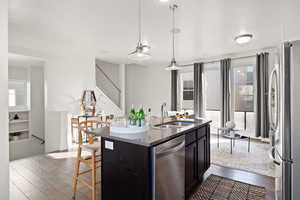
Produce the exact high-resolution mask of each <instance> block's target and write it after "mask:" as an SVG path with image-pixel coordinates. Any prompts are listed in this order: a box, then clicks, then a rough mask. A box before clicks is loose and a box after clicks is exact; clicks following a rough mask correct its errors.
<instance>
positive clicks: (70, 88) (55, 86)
mask: <svg viewBox="0 0 300 200" xmlns="http://www.w3.org/2000/svg"><path fill="white" fill-rule="evenodd" d="M94 74H95V59H94V57H93V56H82V55H67V54H66V55H61V56H53V57H49V58H48V59H47V60H46V62H45V85H46V105H45V106H46V110H45V112H46V123H45V127H46V133H45V141H46V146H45V150H46V152H51V151H57V150H64V149H67V139H66V138H67V135H68V131H67V130H68V120H67V119H68V118H67V116H66V115H67V114H68V113H71V114H74V115H75V114H79V113H80V111H81V110H80V98H81V95H82V92H83V90H84V89H94V87H95V76H94Z"/></svg>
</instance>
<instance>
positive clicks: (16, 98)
mask: <svg viewBox="0 0 300 200" xmlns="http://www.w3.org/2000/svg"><path fill="white" fill-rule="evenodd" d="M27 85H28V84H27V81H26V80H9V81H8V106H9V108H10V109H28V107H29V106H28V99H27V98H28V95H27V92H28V88H27Z"/></svg>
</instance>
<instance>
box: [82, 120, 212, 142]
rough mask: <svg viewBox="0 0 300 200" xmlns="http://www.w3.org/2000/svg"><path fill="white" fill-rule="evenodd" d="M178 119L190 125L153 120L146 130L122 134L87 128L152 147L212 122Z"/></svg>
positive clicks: (104, 129) (106, 136)
mask: <svg viewBox="0 0 300 200" xmlns="http://www.w3.org/2000/svg"><path fill="white" fill-rule="evenodd" d="M170 121H174V119H166V120H165V123H166V122H170ZM177 121H181V122H190V123H189V125H188V126H183V127H170V128H159V127H155V125H157V124H160V121H159V120H153V121H152V126H151V127H149V129H148V130H147V131H146V132H143V133H136V134H123V133H122V134H120V133H113V132H110V130H109V128H96V129H92V130H87V131H86V132H87V133H88V134H92V135H95V136H101V137H102V138H106V139H112V140H117V141H122V142H128V143H132V144H138V145H142V146H147V147H152V146H156V145H158V144H161V143H163V142H166V141H168V140H170V139H172V138H175V137H178V136H180V135H183V134H185V133H187V132H190V131H191V130H193V129H198V128H199V127H201V126H204V125H206V124H208V123H210V122H211V120H205V119H180V120H177Z"/></svg>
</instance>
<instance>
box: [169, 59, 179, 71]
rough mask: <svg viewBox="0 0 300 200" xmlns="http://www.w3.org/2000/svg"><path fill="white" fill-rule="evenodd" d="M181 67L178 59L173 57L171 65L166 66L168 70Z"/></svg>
mask: <svg viewBox="0 0 300 200" xmlns="http://www.w3.org/2000/svg"><path fill="white" fill-rule="evenodd" d="M179 69H180V66H178V65H177V63H176V60H175V59H172V61H171V63H170V65H169V66H168V67H166V70H170V71H172V70H179Z"/></svg>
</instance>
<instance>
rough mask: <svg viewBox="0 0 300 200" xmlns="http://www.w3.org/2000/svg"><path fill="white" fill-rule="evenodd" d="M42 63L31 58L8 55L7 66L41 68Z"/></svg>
mask: <svg viewBox="0 0 300 200" xmlns="http://www.w3.org/2000/svg"><path fill="white" fill-rule="evenodd" d="M43 63H44V61H43V60H41V59H39V58H34V57H31V56H23V55H18V54H14V53H9V54H8V66H9V67H10V66H14V67H29V66H32V67H36V66H38V67H42V66H43Z"/></svg>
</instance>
